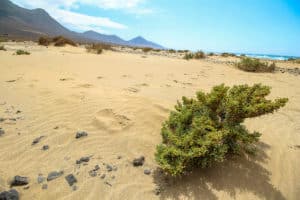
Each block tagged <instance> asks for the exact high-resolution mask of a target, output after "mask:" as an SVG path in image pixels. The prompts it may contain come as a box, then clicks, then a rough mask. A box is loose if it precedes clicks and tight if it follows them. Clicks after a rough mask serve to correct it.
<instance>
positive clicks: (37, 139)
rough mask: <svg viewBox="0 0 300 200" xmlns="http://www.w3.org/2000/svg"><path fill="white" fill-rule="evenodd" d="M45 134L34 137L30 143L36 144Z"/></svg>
mask: <svg viewBox="0 0 300 200" xmlns="http://www.w3.org/2000/svg"><path fill="white" fill-rule="evenodd" d="M44 137H45V136H43V135H42V136H40V137H38V138H35V139H34V140H33V141H32V144H31V145H35V144H37V143H39V142H40V141H41V139H42V138H44Z"/></svg>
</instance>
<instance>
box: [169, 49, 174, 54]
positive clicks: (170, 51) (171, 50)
mask: <svg viewBox="0 0 300 200" xmlns="http://www.w3.org/2000/svg"><path fill="white" fill-rule="evenodd" d="M168 52H169V53H176V50H175V49H169V50H168Z"/></svg>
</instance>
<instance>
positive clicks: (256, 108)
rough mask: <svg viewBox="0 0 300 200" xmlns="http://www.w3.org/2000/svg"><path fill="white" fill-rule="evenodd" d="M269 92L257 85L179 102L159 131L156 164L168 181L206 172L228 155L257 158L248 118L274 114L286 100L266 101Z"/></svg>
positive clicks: (256, 137)
mask: <svg viewBox="0 0 300 200" xmlns="http://www.w3.org/2000/svg"><path fill="white" fill-rule="evenodd" d="M270 90H271V88H270V87H268V86H263V85H261V84H255V85H253V86H248V85H238V86H233V87H231V88H230V87H227V86H225V85H224V84H222V85H218V86H215V87H213V89H212V90H211V92H210V93H204V92H202V91H199V92H197V98H196V99H193V98H191V99H189V98H187V97H182V102H179V101H178V103H177V105H176V106H175V109H176V110H175V111H172V112H171V113H170V116H169V119H168V120H167V121H166V122H165V123H164V124H163V126H162V129H161V135H162V144H160V145H158V146H157V149H156V153H155V159H156V161H157V163H158V164H159V165H160V167H161V168H162V169H163V170H164V171H165V172H166V173H167V174H170V175H172V176H178V175H181V174H184V173H185V172H187V171H190V170H192V169H193V168H197V167H201V168H205V167H209V166H211V165H212V164H213V163H215V162H222V161H224V160H225V159H226V157H228V156H230V155H235V154H237V155H241V154H247V153H255V143H256V142H257V141H258V140H259V137H260V135H261V134H260V133H258V132H253V133H250V132H249V131H248V130H247V128H246V127H245V126H244V125H243V124H242V123H243V122H244V121H245V119H246V118H253V117H257V116H260V115H263V114H267V113H273V112H274V111H276V110H278V109H279V108H281V107H283V106H285V104H286V103H287V101H288V99H287V98H279V99H275V100H274V101H272V100H267V99H266V98H265V97H266V96H267V95H269V94H270Z"/></svg>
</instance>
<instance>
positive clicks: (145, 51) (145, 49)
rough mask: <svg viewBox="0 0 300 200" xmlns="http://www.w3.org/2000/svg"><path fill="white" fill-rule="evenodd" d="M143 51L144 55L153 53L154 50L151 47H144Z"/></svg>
mask: <svg viewBox="0 0 300 200" xmlns="http://www.w3.org/2000/svg"><path fill="white" fill-rule="evenodd" d="M142 50H143V52H144V53H148V52H149V51H152V50H153V49H152V48H150V47H144V48H142Z"/></svg>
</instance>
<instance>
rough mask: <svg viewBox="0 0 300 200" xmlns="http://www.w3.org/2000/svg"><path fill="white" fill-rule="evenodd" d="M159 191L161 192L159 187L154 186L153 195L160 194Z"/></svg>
mask: <svg viewBox="0 0 300 200" xmlns="http://www.w3.org/2000/svg"><path fill="white" fill-rule="evenodd" d="M160 193H161V189H160V187H156V188H155V189H154V194H155V195H160Z"/></svg>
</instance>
